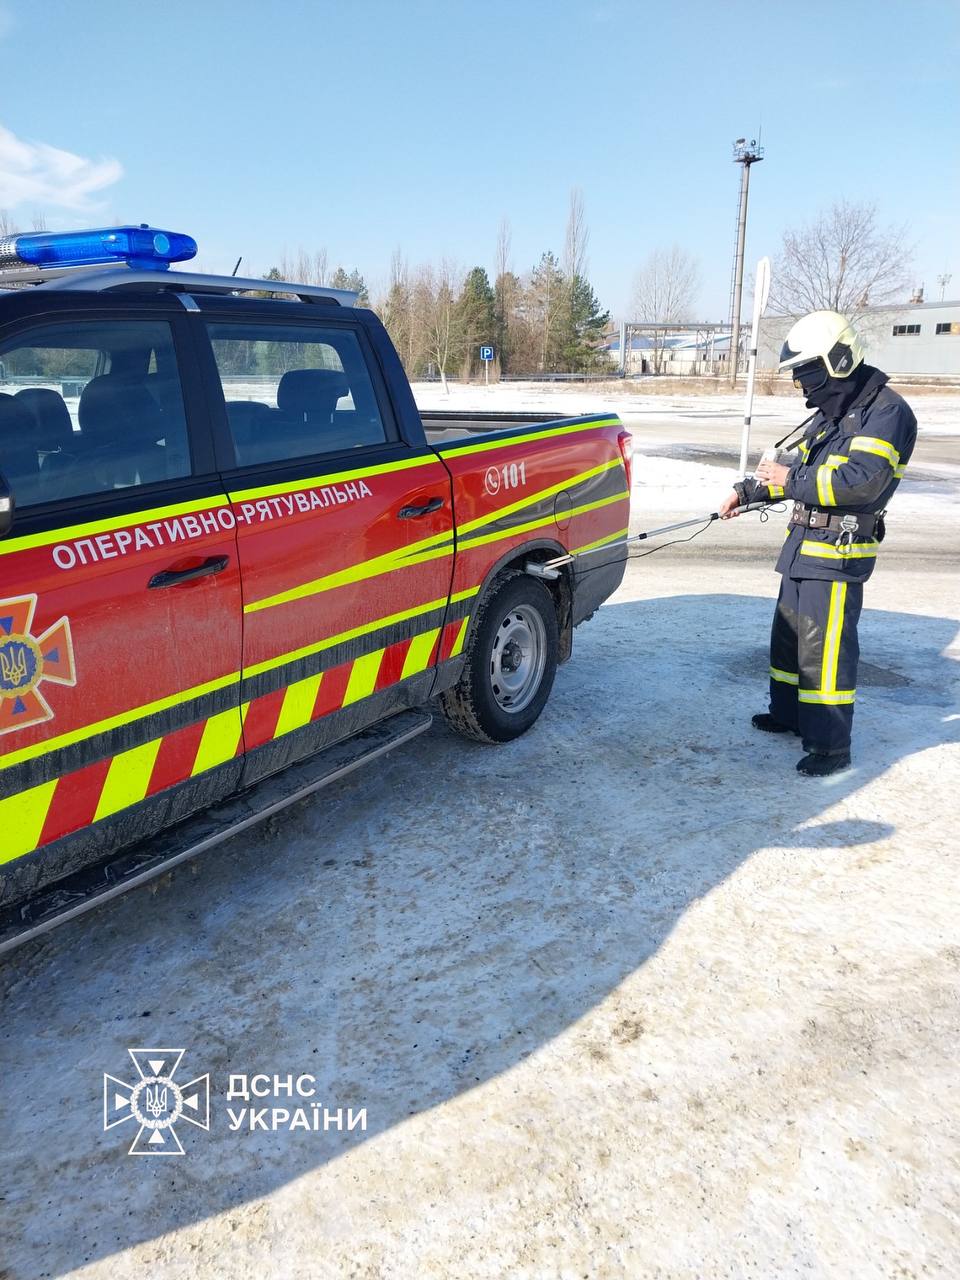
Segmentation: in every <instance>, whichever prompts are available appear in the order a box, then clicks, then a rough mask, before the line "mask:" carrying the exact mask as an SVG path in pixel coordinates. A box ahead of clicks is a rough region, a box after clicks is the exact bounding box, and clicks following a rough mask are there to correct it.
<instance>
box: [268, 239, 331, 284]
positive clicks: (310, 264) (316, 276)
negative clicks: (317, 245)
mask: <svg viewBox="0 0 960 1280" xmlns="http://www.w3.org/2000/svg"><path fill="white" fill-rule="evenodd" d="M277 271H278V273H279V279H281V280H295V281H296V282H297V283H299V284H326V283H327V251H326V249H317V250H316V252H314V253H308V252H307V250H306V249H303V248H301V249H298V250H297V252H296V254H295V255H293V256H291V257H288V256H287V251H286V249H284V251H283V255H282V257H281V258H280V265H279V266H278V267H277Z"/></svg>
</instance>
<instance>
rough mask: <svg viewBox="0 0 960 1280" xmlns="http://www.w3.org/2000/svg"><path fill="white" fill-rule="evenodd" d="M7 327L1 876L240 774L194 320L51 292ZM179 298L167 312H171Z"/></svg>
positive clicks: (48, 873) (229, 579)
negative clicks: (82, 302) (192, 338)
mask: <svg viewBox="0 0 960 1280" xmlns="http://www.w3.org/2000/svg"><path fill="white" fill-rule="evenodd" d="M46 302H47V305H46V306H45V308H44V310H45V311H47V312H48V313H49V314H48V315H47V316H46V317H45V319H44V321H43V322H42V323H38V322H37V321H36V320H20V321H15V322H12V323H9V324H7V325H6V326H5V327H3V328H2V329H0V367H2V368H3V371H4V381H3V383H2V385H0V472H2V473H3V475H4V477H5V479H6V481H7V483H8V485H9V487H10V489H11V490H12V492H13V496H14V500H15V504H16V514H15V518H14V523H13V527H12V529H11V530H10V531H9V533H8V534H7V536H6V537H5V538H3V539H0V882H2V883H0V887H2V890H3V897H0V900H4V898H5V899H6V900H10V899H12V898H15V897H19V896H21V894H22V892H23V891H25V890H26V891H29V890H31V889H33V888H37V887H39V886H40V885H41V884H43V883H46V882H48V881H49V880H51V879H57V878H59V877H60V876H62V875H65V874H68V873H70V872H72V871H74V870H77V869H78V868H79V867H80V866H81V865H82V864H83V863H84V862H87V861H90V859H91V857H94V856H95V857H97V858H99V857H100V856H101V855H103V854H109V853H110V852H111V850H112V849H114V848H119V847H122V846H124V845H128V844H131V843H134V842H136V841H137V840H139V839H141V838H143V837H144V836H146V835H149V834H151V833H153V832H154V831H156V830H158V829H159V828H161V827H163V826H165V825H166V824H168V823H170V822H172V821H176V820H178V819H179V818H182V817H184V816H185V815H186V814H188V813H190V812H191V811H193V810H195V809H198V808H201V807H203V806H204V805H206V804H209V803H210V802H211V801H214V800H217V799H219V798H220V797H222V796H223V795H225V794H227V793H228V792H230V791H231V790H233V789H234V788H235V786H236V784H237V782H238V780H239V775H240V769H241V764H242V761H241V759H240V758H239V755H238V749H239V748H240V746H241V725H240V709H239V682H240V627H241V621H240V619H241V602H240V576H239V571H238V562H237V548H236V538H235V534H234V531H233V519H232V516H231V514H230V510H229V506H228V504H227V501H226V497H225V494H224V492H223V488H222V485H221V483H220V480H219V477H218V476H217V474H216V472H215V470H214V468H213V449H212V442H211V438H210V434H209V427H208V424H207V423H206V421H205V420H204V419H203V418H202V416H201V417H199V418H198V416H197V407H198V405H199V407H200V410H201V411H202V409H203V407H204V399H203V396H202V394H201V393H200V392H199V390H198V388H199V385H200V380H199V374H198V369H197V364H196V356H195V354H194V352H193V348H192V345H191V343H190V342H189V341H188V340H187V339H188V333H187V331H186V329H185V326H186V325H188V324H189V323H190V318H189V317H187V316H186V315H185V314H184V311H183V308H182V306H181V305H180V304H179V303H178V302H176V300H174V299H169V300H168V299H159V300H158V299H153V300H151V303H150V306H149V307H146V306H144V305H143V304H142V303H141V305H140V306H139V308H138V307H137V305H136V304H135V303H132V302H131V301H130V300H129V298H125V299H121V298H118V297H113V298H110V297H104V298H103V300H102V302H101V301H100V300H99V299H98V300H97V306H96V308H95V309H91V308H89V307H88V306H87V307H80V308H78V307H77V303H76V301H75V300H71V301H70V308H71V309H67V308H66V307H65V306H64V305H63V302H62V301H61V300H57V301H55V302H52V301H50V300H49V299H48V300H46ZM165 313H166V314H165Z"/></svg>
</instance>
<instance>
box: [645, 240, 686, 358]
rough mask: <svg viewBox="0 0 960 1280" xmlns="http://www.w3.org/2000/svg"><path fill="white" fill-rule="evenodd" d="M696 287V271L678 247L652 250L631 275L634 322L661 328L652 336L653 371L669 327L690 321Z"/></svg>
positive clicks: (661, 351)
mask: <svg viewBox="0 0 960 1280" xmlns="http://www.w3.org/2000/svg"><path fill="white" fill-rule="evenodd" d="M699 288H700V268H699V265H698V263H697V260H696V259H695V258H692V257H691V256H690V254H688V253H686V252H685V251H684V250H683V249H681V248H680V246H679V245H674V246H673V247H672V248H671V249H654V250H653V252H652V253H651V254H650V255H649V257H648V258H647V260H646V262H645V263H644V264H643V266H642V267H641V268H640V270H639V271H638V272H637V274H636V275H635V276H634V281H633V314H634V318H635V319H636V320H640V321H644V322H645V323H647V324H655V325H662V326H663V328H661V329H658V330H656V331H655V333H654V335H653V348H652V353H653V368H654V372H655V373H659V372H660V369H661V367H662V365H663V348H664V339H665V338H666V334H667V329H668V328H669V327H670V325H671V324H681V323H683V322H684V321H685V320H688V319H689V318H690V314H691V312H692V310H693V304H694V299H695V298H696V296H697V290H698V289H699Z"/></svg>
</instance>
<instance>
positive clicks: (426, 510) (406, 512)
mask: <svg viewBox="0 0 960 1280" xmlns="http://www.w3.org/2000/svg"><path fill="white" fill-rule="evenodd" d="M442 506H443V499H442V498H430V499H429V501H427V502H425V503H424V504H423V506H422V507H401V508H400V510H399V511H398V512H397V519H398V520H416V519H418V518H419V517H420V516H428V515H429V514H430V512H431V511H439V510H440V508H441V507H442Z"/></svg>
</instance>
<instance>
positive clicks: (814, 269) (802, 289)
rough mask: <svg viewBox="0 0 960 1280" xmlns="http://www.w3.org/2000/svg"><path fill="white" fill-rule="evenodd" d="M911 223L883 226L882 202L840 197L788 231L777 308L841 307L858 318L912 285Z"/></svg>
mask: <svg viewBox="0 0 960 1280" xmlns="http://www.w3.org/2000/svg"><path fill="white" fill-rule="evenodd" d="M906 235H907V228H906V227H888V228H882V227H880V226H878V225H877V210H876V206H874V205H871V204H851V203H848V202H846V201H840V202H838V203H836V204H834V205H831V207H830V208H829V209H827V210H824V211H823V212H821V213H820V214H818V215H817V217H816V218H815V219H814V221H813V222H811V223H807V224H804V225H803V226H801V227H798V228H796V229H794V230H788V231H785V232H784V235H783V245H782V247H781V250H780V253H779V254H778V256H777V258H776V261H775V262H774V266H773V273H772V290H771V299H770V303H771V309H772V310H774V311H779V312H781V313H782V314H784V315H802V314H804V313H805V312H807V311H841V312H843V314H844V315H847V316H850V317H851V318H857V317H859V316H861V315H862V314H863V312H864V311H865V310H866V309H867V308H868V307H877V306H882V305H883V304H884V303H888V302H895V301H897V300H898V298H900V297H901V296H902V295H903V294H904V293H905V292H906V289H907V287H908V278H909V271H910V259H911V256H912V250H911V248H910V247H909V246H908V245H907V243H906Z"/></svg>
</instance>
